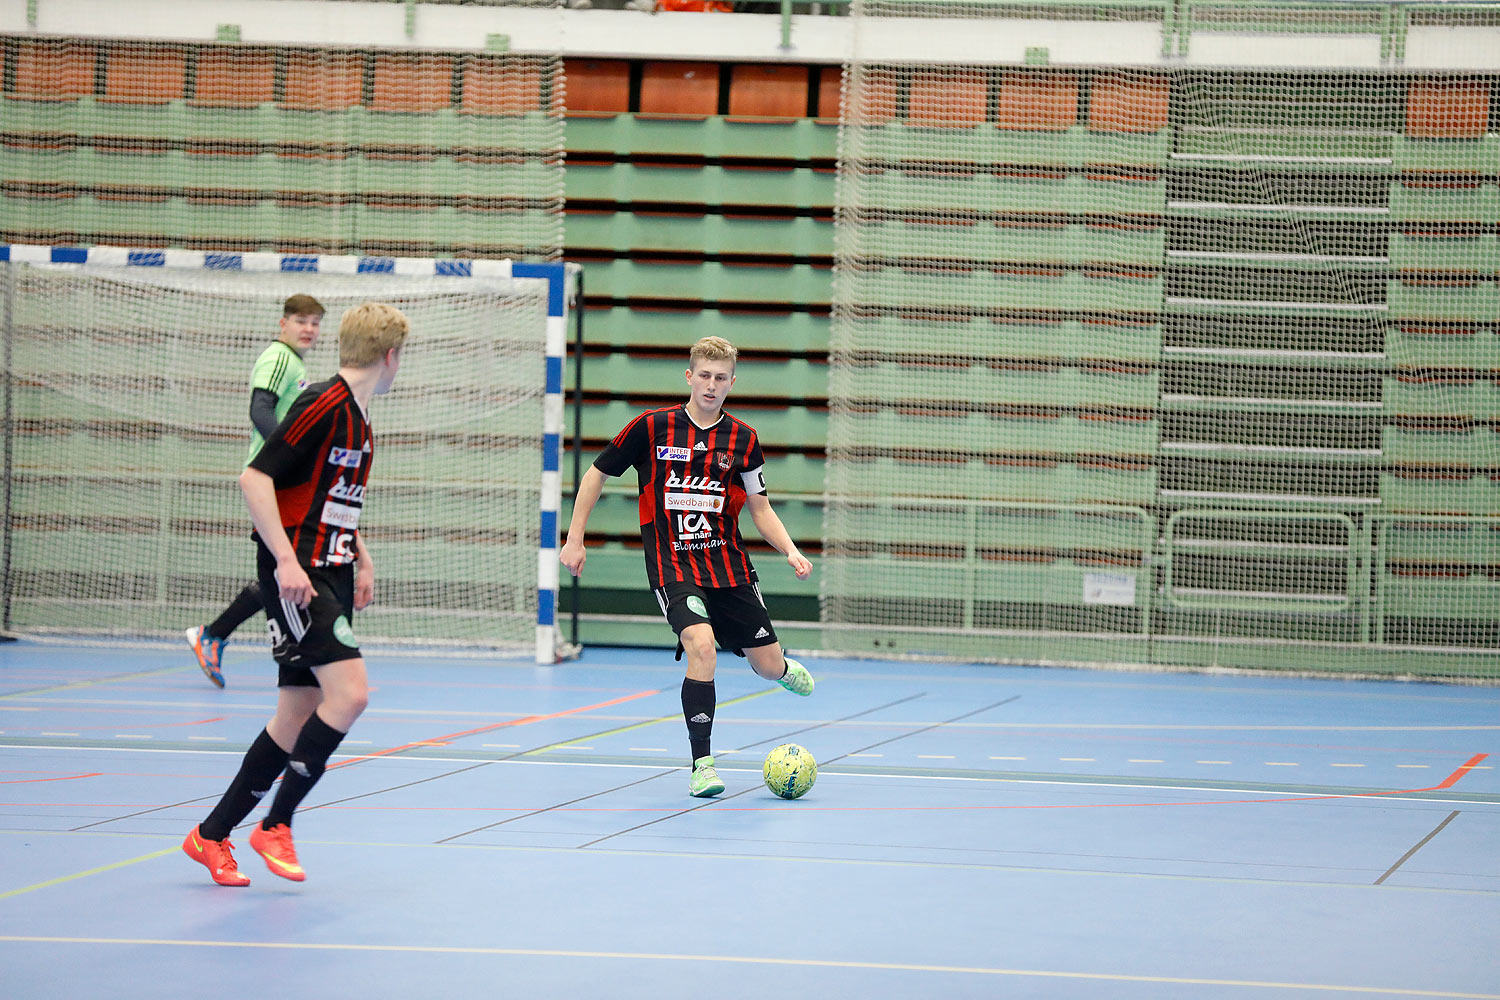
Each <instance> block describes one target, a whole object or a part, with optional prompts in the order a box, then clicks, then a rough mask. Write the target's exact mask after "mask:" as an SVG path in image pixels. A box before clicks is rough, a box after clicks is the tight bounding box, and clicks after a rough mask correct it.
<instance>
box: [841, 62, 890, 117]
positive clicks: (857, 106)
mask: <svg viewBox="0 0 1500 1000" xmlns="http://www.w3.org/2000/svg"><path fill="white" fill-rule="evenodd" d="M900 102H901V77H900V75H899V73H898V71H897V70H890V69H873V70H865V71H863V72H858V73H856V74H855V75H854V76H853V77H851V78H850V80H849V94H848V103H847V104H845V105H844V106H843V112H842V113H843V114H844V115H845V117H847V118H848V120H849V121H851V122H854V123H856V124H859V125H884V124H885V123H886V122H889V121H893V120H894V119H895V117H896V109H897V108H898V107H900Z"/></svg>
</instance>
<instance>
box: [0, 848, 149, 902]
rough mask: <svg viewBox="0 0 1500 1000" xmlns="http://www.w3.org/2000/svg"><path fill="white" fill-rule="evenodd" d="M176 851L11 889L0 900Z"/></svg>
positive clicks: (102, 866)
mask: <svg viewBox="0 0 1500 1000" xmlns="http://www.w3.org/2000/svg"><path fill="white" fill-rule="evenodd" d="M175 850H178V848H176V847H164V848H162V849H161V850H159V851H152V852H151V853H150V854H142V855H141V856H140V857H138V858H127V859H125V860H124V861H116V862H114V863H113V864H108V865H100V866H99V867H98V868H90V869H89V870H88V871H85V872H74V873H73V874H72V875H59V876H58V877H57V878H54V879H48V880H47V881H45V882H37V883H36V884H35V885H23V886H21V887H20V888H19V889H11V890H9V891H7V892H0V899H9V898H10V897H12V896H20V895H23V894H25V893H28V892H35V891H36V890H37V889H47V888H50V887H52V886H54V885H62V884H63V883H64V882H72V881H73V880H74V879H80V878H86V877H87V876H89V875H98V874H99V873H101V872H107V871H113V870H114V869H116V868H126V867H129V866H130V865H134V864H139V863H140V862H142V861H150V860H152V859H153V858H160V857H165V856H166V855H168V854H171V853H172V852H173V851H175Z"/></svg>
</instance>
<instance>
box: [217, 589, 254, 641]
mask: <svg viewBox="0 0 1500 1000" xmlns="http://www.w3.org/2000/svg"><path fill="white" fill-rule="evenodd" d="M262 607H263V605H262V603H261V599H260V584H258V583H250V584H246V585H245V589H244V590H241V591H240V592H239V595H238V596H237V597H235V599H234V600H232V601H230V602H229V607H227V608H225V609H224V613H223V614H221V615H219V617H217V618H215V619H214V620H213V621H211V622H209V623H208V627H207V629H206V631H207V632H208V634H209V635H211V636H213V637H214V638H216V639H228V638H229V637H230V636H231V635H233V634H234V630H235V629H237V628H239V627H240V626H241V625H243V624H245V620H246V619H247V618H249V617H250V616H251V615H253V614H255V612H257V611H260V610H261V609H262Z"/></svg>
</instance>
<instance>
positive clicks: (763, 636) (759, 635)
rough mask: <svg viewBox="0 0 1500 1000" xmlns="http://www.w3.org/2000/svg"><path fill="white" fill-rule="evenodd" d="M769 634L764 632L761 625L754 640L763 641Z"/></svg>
mask: <svg viewBox="0 0 1500 1000" xmlns="http://www.w3.org/2000/svg"><path fill="white" fill-rule="evenodd" d="M770 634H771V633H769V632H767V631H766V627H765V626H764V625H762V626H761V627H760V631H759V632H757V633H755V638H757V639H764V638H765V637H766V636H768V635H770Z"/></svg>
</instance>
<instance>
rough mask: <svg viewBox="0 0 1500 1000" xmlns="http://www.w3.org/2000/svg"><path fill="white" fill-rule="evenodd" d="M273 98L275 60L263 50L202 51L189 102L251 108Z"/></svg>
mask: <svg viewBox="0 0 1500 1000" xmlns="http://www.w3.org/2000/svg"><path fill="white" fill-rule="evenodd" d="M275 96H276V57H275V55H274V54H273V53H271V52H270V51H269V50H266V49H240V48H222V49H219V48H205V49H203V50H201V51H200V52H199V53H198V71H197V74H196V77H195V82H194V85H193V97H192V100H191V101H189V103H190V104H195V105H198V106H200V107H210V108H253V107H255V106H256V105H258V104H264V103H266V102H267V101H270V100H272V99H274V98H275Z"/></svg>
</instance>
